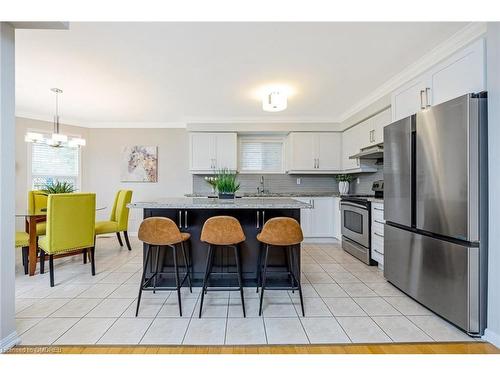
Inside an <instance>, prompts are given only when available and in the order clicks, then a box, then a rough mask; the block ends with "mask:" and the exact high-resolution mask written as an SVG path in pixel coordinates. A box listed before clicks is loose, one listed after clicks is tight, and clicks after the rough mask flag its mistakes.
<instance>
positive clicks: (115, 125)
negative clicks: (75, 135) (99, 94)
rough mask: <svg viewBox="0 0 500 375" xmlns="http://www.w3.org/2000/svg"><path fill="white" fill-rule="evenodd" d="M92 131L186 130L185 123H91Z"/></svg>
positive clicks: (88, 126)
mask: <svg viewBox="0 0 500 375" xmlns="http://www.w3.org/2000/svg"><path fill="white" fill-rule="evenodd" d="M86 127H87V128H90V129H185V128H186V127H187V124H186V123H185V122H91V123H88V124H87V125H86Z"/></svg>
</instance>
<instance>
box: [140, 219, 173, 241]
mask: <svg viewBox="0 0 500 375" xmlns="http://www.w3.org/2000/svg"><path fill="white" fill-rule="evenodd" d="M138 237H139V240H141V241H142V242H145V243H147V244H150V245H160V246H161V245H173V244H176V243H179V242H182V236H181V232H180V231H179V228H178V227H177V225H176V224H175V223H174V222H173V220H171V219H169V218H167V217H148V218H147V219H144V220H143V221H142V223H141V225H140V226H139V233H138Z"/></svg>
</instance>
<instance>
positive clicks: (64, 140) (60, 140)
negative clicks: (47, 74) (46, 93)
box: [24, 88, 86, 147]
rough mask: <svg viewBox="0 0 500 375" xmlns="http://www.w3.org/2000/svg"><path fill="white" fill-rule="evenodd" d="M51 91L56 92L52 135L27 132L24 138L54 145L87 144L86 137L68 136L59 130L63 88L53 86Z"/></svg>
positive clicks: (33, 141)
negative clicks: (60, 101) (60, 100)
mask: <svg viewBox="0 0 500 375" xmlns="http://www.w3.org/2000/svg"><path fill="white" fill-rule="evenodd" d="M50 91H52V92H54V93H55V94H56V114H55V115H54V131H53V133H52V135H51V136H50V137H46V136H45V135H44V134H42V133H36V132H27V133H26V135H25V136H24V140H25V141H26V142H30V143H46V144H47V145H49V146H52V147H64V146H67V147H80V146H85V145H86V141H85V139H84V138H80V137H72V138H68V136H67V135H65V134H61V133H60V132H59V94H62V92H63V91H62V90H61V89H58V88H52V89H50Z"/></svg>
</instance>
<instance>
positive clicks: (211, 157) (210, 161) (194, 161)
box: [189, 133, 216, 172]
mask: <svg viewBox="0 0 500 375" xmlns="http://www.w3.org/2000/svg"><path fill="white" fill-rule="evenodd" d="M189 154H190V170H191V171H198V172H202V171H207V172H210V171H212V170H213V169H214V168H215V159H216V152H215V137H214V135H213V134H212V133H190V134H189Z"/></svg>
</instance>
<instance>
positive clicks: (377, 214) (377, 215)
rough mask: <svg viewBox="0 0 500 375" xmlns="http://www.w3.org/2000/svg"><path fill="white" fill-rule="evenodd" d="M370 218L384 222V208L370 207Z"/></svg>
mask: <svg viewBox="0 0 500 375" xmlns="http://www.w3.org/2000/svg"><path fill="white" fill-rule="evenodd" d="M372 220H373V221H375V220H376V221H381V222H384V208H383V207H372Z"/></svg>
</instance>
